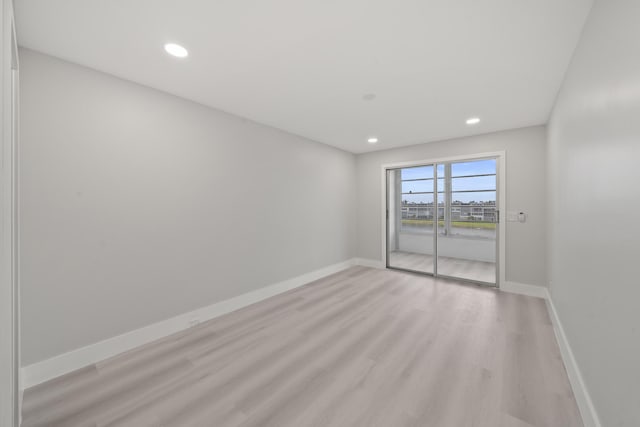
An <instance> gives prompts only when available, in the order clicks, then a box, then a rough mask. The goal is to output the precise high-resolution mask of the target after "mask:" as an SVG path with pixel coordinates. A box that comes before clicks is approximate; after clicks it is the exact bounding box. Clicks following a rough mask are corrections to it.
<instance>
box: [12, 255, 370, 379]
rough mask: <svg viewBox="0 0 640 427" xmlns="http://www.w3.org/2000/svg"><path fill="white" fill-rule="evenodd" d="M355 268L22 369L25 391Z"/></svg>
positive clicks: (315, 275)
mask: <svg viewBox="0 0 640 427" xmlns="http://www.w3.org/2000/svg"><path fill="white" fill-rule="evenodd" d="M353 265H361V264H359V263H358V262H356V260H355V259H351V260H347V261H343V262H340V263H337V264H333V265H330V266H327V267H324V268H321V269H319V270H315V271H312V272H310V273H306V274H303V275H301V276H297V277H294V278H292V279H288V280H285V281H282V282H279V283H275V284H273V285H269V286H266V287H263V288H260V289H257V290H255V291H251V292H248V293H246V294H242V295H239V296H237V297H233V298H231V299H228V300H224V301H220V302H217V303H215V304H212V305H210V306H207V307H202V308H199V309H197V310H194V311H191V312H189V313H184V314H180V315H178V316H175V317H172V318H170V319H166V320H162V321H160V322H157V323H154V324H151V325H148V326H145V327H142V328H140V329H135V330H133V331H130V332H127V333H124V334H122V335H118V336H115V337H112V338H108V339H106V340H104V341H100V342H97V343H95V344H91V345H88V346H86V347H82V348H78V349H75V350H72V351H70V352H68V353H64V354H60V355H58V356H55V357H52V358H51V359H47V360H43V361H41V362H36V363H34V364H32V365H28V366H25V367H23V368H22V386H23V388H25V389H26V388H29V387H33V386H34V385H37V384H41V383H43V382H45V381H48V380H50V379H53V378H56V377H59V376H60V375H64V374H67V373H69V372H72V371H75V370H76V369H80V368H82V367H84V366H87V365H91V364H93V363H97V362H99V361H101V360H104V359H107V358H109V357H112V356H115V355H117V354H120V353H123V352H125V351H128V350H131V349H133V348H135V347H138V346H141V345H144V344H147V343H149V342H152V341H155V340H157V339H160V338H163V337H166V336H167V335H171V334H174V333H176V332H179V331H182V330H184V329H187V328H189V327H190V326H192V322H193V320H194V319H197V320H198V321H199V322H205V321H207V320H210V319H213V318H215V317H218V316H222V315H223V314H226V313H229V312H232V311H234V310H238V309H240V308H243V307H246V306H248V305H251V304H254V303H256V302H259V301H262V300H264V299H267V298H269V297H272V296H274V295H278V294H281V293H283V292H286V291H288V290H291V289H294V288H297V287H300V286H302V285H305V284H307V283H309V282H313V281H314V280H318V279H321V278H323V277H326V276H329V275H331V274H334V273H337V272H339V271H341V270H344V269H346V268H349V267H351V266H353Z"/></svg>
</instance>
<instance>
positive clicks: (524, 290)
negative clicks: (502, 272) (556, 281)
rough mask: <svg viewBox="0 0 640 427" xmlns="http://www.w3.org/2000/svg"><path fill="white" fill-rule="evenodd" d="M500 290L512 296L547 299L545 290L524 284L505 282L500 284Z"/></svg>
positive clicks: (541, 287)
mask: <svg viewBox="0 0 640 427" xmlns="http://www.w3.org/2000/svg"><path fill="white" fill-rule="evenodd" d="M500 290H501V291H504V292H511V293H512V294H520V295H527V296H530V297H538V298H545V299H546V298H547V296H548V293H547V288H546V287H544V286H538V285H526V284H524V283H518V282H510V281H505V282H504V283H501V284H500Z"/></svg>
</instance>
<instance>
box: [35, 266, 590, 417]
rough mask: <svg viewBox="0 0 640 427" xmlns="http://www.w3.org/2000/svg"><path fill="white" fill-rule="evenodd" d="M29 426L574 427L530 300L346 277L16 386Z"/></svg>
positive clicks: (540, 317)
mask: <svg viewBox="0 0 640 427" xmlns="http://www.w3.org/2000/svg"><path fill="white" fill-rule="evenodd" d="M23 425H24V426H25V427H31V426H136V427H138V426H216V427H219V426H240V427H250V426H256V427H257V426H261V427H263V426H278V427H283V426H296V427H304V426H349V427H350V426H384V427H402V426H415V427H418V426H421V427H429V426H435V427H448V426H452V427H464V426H474V427H481V426H486V427H500V426H503V427H506V426H513V427H527V426H548V427H572V426H581V425H582V423H581V421H580V415H579V413H578V409H577V406H576V402H575V399H574V397H573V394H572V391H571V388H570V386H569V382H568V379H567V375H566V372H565V369H564V365H563V363H562V360H561V358H560V353H559V350H558V345H557V343H556V340H555V337H554V334H553V329H552V326H551V323H550V320H549V316H548V313H547V310H546V306H545V303H544V301H543V300H542V299H538V298H533V297H526V296H521V295H515V294H509V293H504V292H500V291H497V290H495V289H490V288H482V287H478V286H475V285H468V284H462V283H456V282H454V281H446V280H443V279H434V278H432V277H424V276H419V275H413V274H409V273H403V272H398V271H391V270H377V269H370V268H365V267H353V268H350V269H347V270H345V271H342V272H340V273H337V274H335V275H332V276H329V277H327V278H324V279H321V280H319V281H316V282H313V283H311V284H309V285H306V286H304V287H301V288H298V289H295V290H292V291H290V292H287V293H285V294H282V295H278V296H276V297H273V298H270V299H268V300H265V301H262V302H260V303H257V304H254V305H252V306H250V307H247V308H245V309H242V310H239V311H236V312H233V313H230V314H228V315H225V316H223V317H219V318H217V319H214V320H211V321H209V322H206V323H203V324H201V325H198V326H196V327H193V328H191V329H189V330H187V331H183V332H181V333H178V334H175V335H173V336H170V337H167V338H165V339H162V340H160V341H157V342H154V343H151V344H148V345H145V346H143V347H140V348H138V349H135V350H132V351H130V352H127V353H124V354H122V355H119V356H116V357H114V358H112V359H109V360H106V361H104V362H101V363H98V364H96V365H92V366H88V367H86V368H84V369H81V370H79V371H76V372H74V373H71V374H68V375H66V376H63V377H60V378H58V379H54V380H52V381H50V382H48V383H45V384H41V385H39V386H36V387H33V388H31V389H28V390H27V391H26V393H25V396H24V424H23Z"/></svg>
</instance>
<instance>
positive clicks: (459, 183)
mask: <svg viewBox="0 0 640 427" xmlns="http://www.w3.org/2000/svg"><path fill="white" fill-rule="evenodd" d="M495 189H496V176H495V175H490V176H477V177H466V178H453V179H452V180H451V190H452V191H466V190H495Z"/></svg>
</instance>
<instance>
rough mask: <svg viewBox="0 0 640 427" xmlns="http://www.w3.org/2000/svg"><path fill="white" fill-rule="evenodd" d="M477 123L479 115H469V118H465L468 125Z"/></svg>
mask: <svg viewBox="0 0 640 427" xmlns="http://www.w3.org/2000/svg"><path fill="white" fill-rule="evenodd" d="M478 123H480V118H479V117H471V118H469V119H467V124H468V125H477V124H478Z"/></svg>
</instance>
